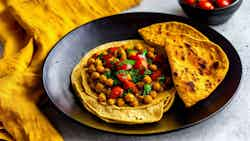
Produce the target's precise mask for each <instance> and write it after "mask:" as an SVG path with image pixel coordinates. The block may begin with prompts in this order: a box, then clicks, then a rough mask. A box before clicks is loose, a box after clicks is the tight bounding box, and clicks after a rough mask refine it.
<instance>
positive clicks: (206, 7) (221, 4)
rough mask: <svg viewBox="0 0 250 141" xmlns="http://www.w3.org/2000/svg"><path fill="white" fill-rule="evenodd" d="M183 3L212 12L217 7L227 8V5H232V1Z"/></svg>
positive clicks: (205, 0)
mask: <svg viewBox="0 0 250 141" xmlns="http://www.w3.org/2000/svg"><path fill="white" fill-rule="evenodd" d="M183 1H184V3H186V4H188V5H191V6H195V7H199V8H201V9H204V10H214V9H215V8H217V7H219V8H222V7H227V6H228V5H230V4H232V3H233V0H183Z"/></svg>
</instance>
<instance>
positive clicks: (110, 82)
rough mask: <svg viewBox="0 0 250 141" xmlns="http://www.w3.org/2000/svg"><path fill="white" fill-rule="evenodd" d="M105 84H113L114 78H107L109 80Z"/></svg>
mask: <svg viewBox="0 0 250 141" xmlns="http://www.w3.org/2000/svg"><path fill="white" fill-rule="evenodd" d="M105 84H106V85H108V86H113V84H114V80H113V79H111V78H109V79H107V80H106V81H105Z"/></svg>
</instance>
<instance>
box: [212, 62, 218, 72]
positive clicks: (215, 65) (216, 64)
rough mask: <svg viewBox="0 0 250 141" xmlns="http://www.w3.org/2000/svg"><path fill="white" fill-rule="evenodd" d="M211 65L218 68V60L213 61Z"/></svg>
mask: <svg viewBox="0 0 250 141" xmlns="http://www.w3.org/2000/svg"><path fill="white" fill-rule="evenodd" d="M212 67H213V68H214V69H215V70H216V69H218V67H219V62H218V61H216V62H214V63H213V65H212Z"/></svg>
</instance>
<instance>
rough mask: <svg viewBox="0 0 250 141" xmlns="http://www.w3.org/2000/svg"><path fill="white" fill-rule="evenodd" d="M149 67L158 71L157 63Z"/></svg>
mask: <svg viewBox="0 0 250 141" xmlns="http://www.w3.org/2000/svg"><path fill="white" fill-rule="evenodd" d="M149 68H150V69H151V70H152V71H157V65H155V64H151V65H149Z"/></svg>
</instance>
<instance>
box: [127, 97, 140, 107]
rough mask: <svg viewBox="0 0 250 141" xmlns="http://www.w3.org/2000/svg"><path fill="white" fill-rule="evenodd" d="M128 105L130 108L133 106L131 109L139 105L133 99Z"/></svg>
mask: <svg viewBox="0 0 250 141" xmlns="http://www.w3.org/2000/svg"><path fill="white" fill-rule="evenodd" d="M129 105H130V106H133V107H136V106H138V105H139V102H138V100H137V99H135V100H134V101H133V102H130V103H129Z"/></svg>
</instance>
